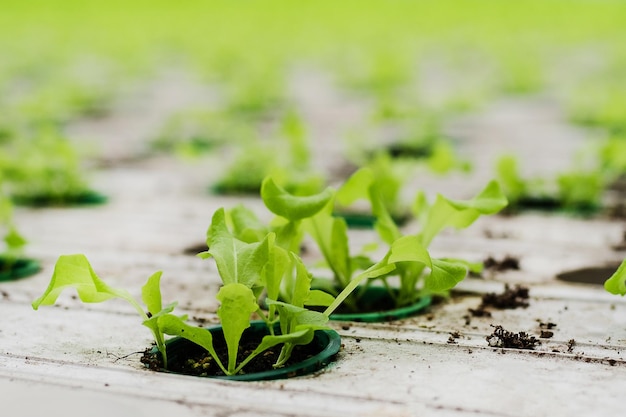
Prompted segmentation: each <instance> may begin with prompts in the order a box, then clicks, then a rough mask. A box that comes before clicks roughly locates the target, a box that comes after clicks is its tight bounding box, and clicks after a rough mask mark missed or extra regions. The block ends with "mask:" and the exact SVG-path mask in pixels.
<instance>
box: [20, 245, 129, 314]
mask: <svg viewBox="0 0 626 417" xmlns="http://www.w3.org/2000/svg"><path fill="white" fill-rule="evenodd" d="M69 287H74V288H76V291H77V292H78V296H79V297H80V299H81V301H82V302H84V303H100V302H102V301H105V300H108V299H110V298H115V297H118V298H122V299H124V300H127V301H129V302H131V304H133V305H134V306H137V302H136V301H135V300H134V299H133V298H132V297H131V295H130V294H129V293H128V292H126V291H125V290H121V289H116V288H113V287H110V286H109V285H107V284H106V283H105V282H104V281H102V280H101V279H100V278H98V276H97V275H96V273H95V272H94V270H93V268H92V267H91V265H90V264H89V261H88V260H87V258H86V257H85V255H81V254H77V255H62V256H60V257H59V259H58V260H57V263H56V265H55V267H54V273H53V275H52V278H51V280H50V284H49V285H48V288H47V289H46V291H45V292H44V293H43V295H42V296H41V297H39V298H37V299H36V300H35V301H33V303H32V306H33V308H34V309H35V310H37V309H38V308H39V306H40V305H52V304H54V302H55V301H56V299H57V298H58V297H59V295H60V294H61V292H63V290H64V289H66V288H69ZM140 310H141V309H140Z"/></svg>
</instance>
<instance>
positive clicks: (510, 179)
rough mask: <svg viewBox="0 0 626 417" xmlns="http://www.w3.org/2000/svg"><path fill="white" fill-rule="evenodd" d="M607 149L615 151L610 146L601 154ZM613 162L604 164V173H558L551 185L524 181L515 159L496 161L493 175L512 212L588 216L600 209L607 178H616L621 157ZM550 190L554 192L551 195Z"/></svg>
mask: <svg viewBox="0 0 626 417" xmlns="http://www.w3.org/2000/svg"><path fill="white" fill-rule="evenodd" d="M609 149H611V150H616V149H615V148H613V147H612V146H611V145H610V144H609V145H607V147H606V148H605V149H604V150H603V151H601V154H604V153H605V152H606V151H607V150H609ZM615 158H616V159H614V160H607V161H606V162H605V163H604V166H605V168H604V169H597V170H588V169H587V170H585V169H577V170H573V171H569V172H561V173H559V174H558V175H556V177H555V178H554V180H553V181H552V182H550V181H547V180H544V179H541V178H533V179H525V178H523V177H522V176H521V175H520V173H519V168H518V162H517V158H515V157H514V156H511V155H505V156H502V157H500V158H499V159H498V161H497V164H496V171H497V174H498V179H499V181H501V182H502V184H503V187H504V189H505V193H506V196H507V198H508V199H509V201H510V208H511V210H519V209H523V208H533V209H548V210H553V209H564V210H571V211H574V212H581V213H587V212H589V211H593V210H596V209H597V208H599V207H600V205H601V199H602V194H603V192H604V189H605V188H606V185H607V183H608V182H609V180H610V178H614V177H615V172H616V169H615V167H616V166H618V164H619V163H620V162H619V158H620V157H619V156H617V157H615ZM612 161H614V162H612ZM550 186H552V187H553V188H555V190H553V191H551V188H550Z"/></svg>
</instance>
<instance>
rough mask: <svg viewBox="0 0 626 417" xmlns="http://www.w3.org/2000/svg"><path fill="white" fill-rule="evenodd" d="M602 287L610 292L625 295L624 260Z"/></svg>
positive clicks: (625, 268) (625, 272)
mask: <svg viewBox="0 0 626 417" xmlns="http://www.w3.org/2000/svg"><path fill="white" fill-rule="evenodd" d="M604 288H605V289H606V290H607V291H608V292H610V293H611V294H619V295H622V296H623V295H626V260H624V261H623V262H622V263H621V264H620V266H619V268H617V270H616V271H615V273H614V274H613V275H611V277H609V278H608V279H607V280H606V282H605V283H604Z"/></svg>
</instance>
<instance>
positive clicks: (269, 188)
mask: <svg viewBox="0 0 626 417" xmlns="http://www.w3.org/2000/svg"><path fill="white" fill-rule="evenodd" d="M333 193H334V192H333V190H332V188H330V187H329V188H326V189H325V190H324V191H322V192H321V193H319V194H314V195H310V196H294V195H292V194H290V193H288V192H287V191H285V190H284V189H283V188H281V187H279V186H278V185H276V183H275V182H274V180H273V179H272V178H271V177H267V178H265V180H263V184H262V185H261V197H262V198H263V202H264V203H265V206H266V207H267V208H268V209H269V210H270V211H271V212H272V213H274V214H276V215H278V216H281V217H284V218H286V219H288V220H290V221H292V222H293V221H297V220H301V219H304V218H307V217H311V216H314V215H315V214H316V213H318V212H319V211H320V210H322V209H323V208H324V207H325V206H326V204H328V202H329V201H330V200H331V198H332V197H333Z"/></svg>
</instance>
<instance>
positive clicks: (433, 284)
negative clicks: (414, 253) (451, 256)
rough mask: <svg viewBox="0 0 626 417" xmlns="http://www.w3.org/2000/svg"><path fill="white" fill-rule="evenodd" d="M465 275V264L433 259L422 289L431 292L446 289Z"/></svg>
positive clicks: (461, 279)
mask: <svg viewBox="0 0 626 417" xmlns="http://www.w3.org/2000/svg"><path fill="white" fill-rule="evenodd" d="M465 275H467V268H466V267H465V265H463V264H460V263H455V262H448V261H442V260H441V259H433V260H432V268H431V271H430V275H428V276H427V277H426V280H425V282H424V289H426V290H428V291H432V292H443V291H447V290H449V289H451V288H453V287H454V286H455V285H456V284H458V283H459V282H461V281H463V279H464V278H465Z"/></svg>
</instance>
